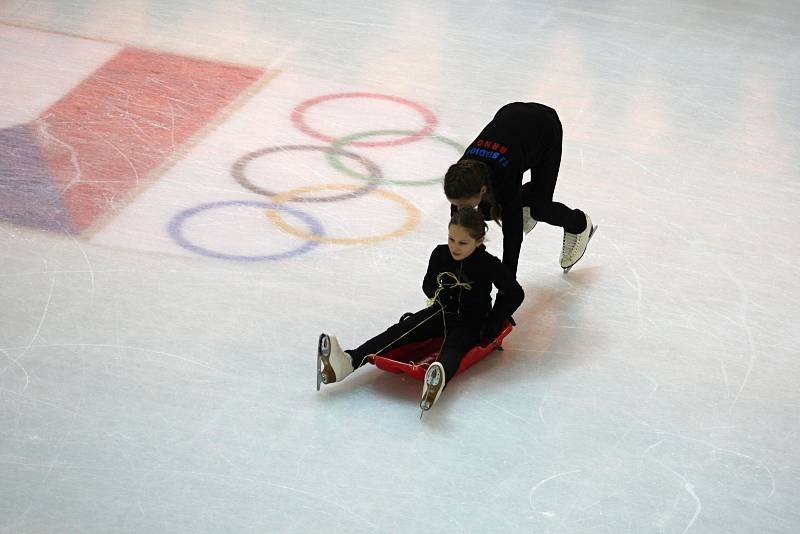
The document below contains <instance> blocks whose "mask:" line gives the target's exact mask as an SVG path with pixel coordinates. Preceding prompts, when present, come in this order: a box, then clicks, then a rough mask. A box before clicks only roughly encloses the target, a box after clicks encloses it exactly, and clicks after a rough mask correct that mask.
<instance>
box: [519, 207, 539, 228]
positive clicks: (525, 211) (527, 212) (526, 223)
mask: <svg viewBox="0 0 800 534" xmlns="http://www.w3.org/2000/svg"><path fill="white" fill-rule="evenodd" d="M537 222H539V221H537V220H536V219H534V218H533V217H531V209H530V208H529V207H528V206H525V207H524V208H522V231H523V232H525V233H526V234H529V233H531V230H533V229H534V228H536V223H537Z"/></svg>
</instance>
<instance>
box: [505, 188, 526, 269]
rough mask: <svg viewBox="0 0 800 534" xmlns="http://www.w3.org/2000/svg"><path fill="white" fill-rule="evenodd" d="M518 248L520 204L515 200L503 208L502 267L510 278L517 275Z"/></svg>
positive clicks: (520, 246)
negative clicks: (508, 273)
mask: <svg viewBox="0 0 800 534" xmlns="http://www.w3.org/2000/svg"><path fill="white" fill-rule="evenodd" d="M520 248H522V204H521V203H520V202H519V200H517V201H512V202H508V203H507V204H505V205H504V206H503V265H505V267H506V269H508V271H509V272H510V273H511V275H512V276H516V275H517V264H518V263H519V251H520Z"/></svg>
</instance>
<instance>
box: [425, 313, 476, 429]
mask: <svg viewBox="0 0 800 534" xmlns="http://www.w3.org/2000/svg"><path fill="white" fill-rule="evenodd" d="M479 331H480V325H479V324H473V323H460V324H448V326H447V336H446V337H445V340H444V344H443V345H442V350H441V351H440V352H439V358H438V359H437V360H436V361H435V362H433V363H432V364H431V365H430V367H428V370H427V372H426V373H425V380H424V382H423V384H422V399H421V400H420V402H419V407H420V408H422V411H423V412H425V411H427V410H430V409H431V407H433V405H434V404H435V403H436V401H437V400H438V399H439V396H440V395H441V394H442V391H443V390H444V388H446V387H447V385H448V384H449V383H450V380H451V379H452V378H453V376H455V374H456V371H458V366H459V365H460V364H461V360H462V359H463V358H464V356H465V355H466V354H467V351H469V350H470V349H471V348H472V347H474V346H475V344H477V343H478V341H479V339H480V334H479V333H478V332H479ZM420 417H422V416H421V415H420Z"/></svg>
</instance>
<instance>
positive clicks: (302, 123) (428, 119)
mask: <svg viewBox="0 0 800 534" xmlns="http://www.w3.org/2000/svg"><path fill="white" fill-rule="evenodd" d="M342 98H369V99H377V100H388V101H389V102H397V103H399V104H402V105H404V106H407V107H410V108H411V109H413V110H415V111H417V112H418V113H419V114H420V115H422V118H423V119H424V120H425V126H423V127H422V129H420V130H419V131H418V132H416V133H414V132H412V133H411V134H408V135H406V136H405V137H401V138H399V139H391V140H388V141H374V142H370V143H367V142H364V141H358V142H354V143H352V145H353V146H360V147H376V146H396V145H404V144H406V143H411V142H412V141H417V140H419V139H421V138H423V137H426V136H428V135H430V134H432V133H433V131H434V130H435V129H436V126H437V124H438V122H439V121H438V120H437V118H436V115H434V114H433V112H432V111H430V110H429V109H428V108H426V107H424V106H421V105H420V104H417V103H416V102H412V101H411V100H406V99H405V98H400V97H399V96H392V95H384V94H381V93H338V94H332V95H323V96H318V97H316V98H311V99H309V100H306V101H305V102H301V103H300V105H299V106H297V107H296V108H295V109H294V111H292V122H293V123H294V125H295V126H296V127H297V128H298V129H299V130H300V131H302V132H304V133H306V134H308V135H310V136H311V137H314V138H315V139H319V140H321V141H325V142H326V143H333V142H334V141H336V138H335V137H332V136H329V135H325V134H323V133H320V132H318V131H317V130H315V129H313V128H311V127H310V126H309V125H308V124H307V123H306V119H305V115H306V111H308V109H309V108H311V107H313V106H316V105H318V104H321V103H323V102H328V101H330V100H339V99H342Z"/></svg>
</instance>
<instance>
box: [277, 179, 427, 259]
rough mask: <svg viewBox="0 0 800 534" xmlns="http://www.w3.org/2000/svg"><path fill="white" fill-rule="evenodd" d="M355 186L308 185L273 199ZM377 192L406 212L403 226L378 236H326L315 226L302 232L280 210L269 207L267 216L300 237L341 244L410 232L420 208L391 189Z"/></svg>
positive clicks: (286, 198)
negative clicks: (316, 229) (290, 223)
mask: <svg viewBox="0 0 800 534" xmlns="http://www.w3.org/2000/svg"><path fill="white" fill-rule="evenodd" d="M354 187H355V186H353V185H350V184H325V185H319V186H307V187H298V188H297V189H293V190H291V191H287V192H286V193H283V194H281V195H278V196H276V197H275V198H273V199H272V201H273V202H274V203H275V204H278V205H280V204H281V203H283V202H288V201H293V200H297V197H299V196H300V195H303V194H304V193H308V192H312V191H317V190H320V189H327V190H334V191H340V190H347V189H353V188H354ZM375 193H377V194H378V195H380V196H382V197H384V198H388V199H389V200H393V201H395V202H397V203H398V204H400V205H401V206H402V207H403V209H404V210H405V212H406V220H405V221H404V222H403V226H402V227H400V228H399V229H397V230H394V231H392V232H389V233H386V234H382V235H377V236H369V237H325V236H323V235H321V234H320V233H317V232H316V231H315V230H314V229H313V228H312V229H311V231H310V232H301V231H299V230H297V229H296V228H295V227H293V226H291V225H289V224H287V223H286V222H285V221H284V220H283V218H282V217H281V216H280V215H279V214H278V210H275V209H272V208H268V209H267V218H268V219H269V220H270V221H272V223H273V224H274V225H275V226H277V227H278V228H280V229H281V230H283V231H284V232H286V233H287V234H291V235H293V236H296V237H300V238H302V239H308V240H309V241H316V242H319V243H335V244H339V245H354V244H365V243H375V242H377V241H384V240H386V239H391V238H393V237H398V236H401V235H403V234H405V233H407V232H409V231H410V230H411V229H412V228H414V226H416V225H417V223H418V222H419V215H420V213H419V210H418V209H417V208H416V206H414V204H412V203H411V202H409V201H408V200H407V199H406V198H404V197H402V196H400V195H397V194H395V193H391V192H389V191H384V190H382V189H376V190H375Z"/></svg>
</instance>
